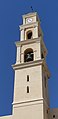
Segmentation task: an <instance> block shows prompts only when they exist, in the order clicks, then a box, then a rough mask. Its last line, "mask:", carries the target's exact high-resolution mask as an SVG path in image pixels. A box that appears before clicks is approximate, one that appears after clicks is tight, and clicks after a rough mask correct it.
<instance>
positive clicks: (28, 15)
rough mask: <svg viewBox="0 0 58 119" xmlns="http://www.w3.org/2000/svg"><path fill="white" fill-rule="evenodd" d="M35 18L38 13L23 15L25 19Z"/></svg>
mask: <svg viewBox="0 0 58 119" xmlns="http://www.w3.org/2000/svg"><path fill="white" fill-rule="evenodd" d="M33 16H37V12H32V13H28V14H25V15H22V17H23V18H28V17H33Z"/></svg>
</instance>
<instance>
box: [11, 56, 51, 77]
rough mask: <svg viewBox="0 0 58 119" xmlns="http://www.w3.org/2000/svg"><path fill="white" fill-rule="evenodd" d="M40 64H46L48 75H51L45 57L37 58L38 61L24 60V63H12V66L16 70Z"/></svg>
mask: <svg viewBox="0 0 58 119" xmlns="http://www.w3.org/2000/svg"><path fill="white" fill-rule="evenodd" d="M39 65H42V66H44V68H45V71H46V72H47V74H48V77H50V72H49V69H48V66H47V64H46V62H45V60H44V58H43V59H40V60H36V61H30V62H24V63H20V64H19V63H18V64H14V65H12V67H13V69H14V70H19V69H23V68H29V67H34V66H39Z"/></svg>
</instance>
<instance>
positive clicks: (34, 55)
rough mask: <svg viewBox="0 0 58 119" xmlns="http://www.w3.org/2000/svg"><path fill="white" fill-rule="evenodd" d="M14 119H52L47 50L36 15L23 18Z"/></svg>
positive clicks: (18, 53)
mask: <svg viewBox="0 0 58 119" xmlns="http://www.w3.org/2000/svg"><path fill="white" fill-rule="evenodd" d="M16 47H17V56H16V63H15V64H14V65H13V69H14V70H15V84H14V99H13V119H49V98H48V79H49V77H50V72H49V70H48V67H47V64H46V56H47V49H46V46H45V44H44V41H43V33H42V30H41V27H40V20H39V17H38V15H37V13H36V12H34V13H29V14H25V15H23V24H22V25H20V41H18V42H16Z"/></svg>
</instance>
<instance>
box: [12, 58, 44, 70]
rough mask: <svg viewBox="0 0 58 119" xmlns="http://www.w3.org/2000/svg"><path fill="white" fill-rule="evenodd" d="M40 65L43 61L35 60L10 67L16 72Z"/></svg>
mask: <svg viewBox="0 0 58 119" xmlns="http://www.w3.org/2000/svg"><path fill="white" fill-rule="evenodd" d="M42 63H43V60H36V61H30V62H24V63H20V64H14V65H12V67H13V69H14V70H18V69H22V68H27V67H32V66H38V65H40V64H42Z"/></svg>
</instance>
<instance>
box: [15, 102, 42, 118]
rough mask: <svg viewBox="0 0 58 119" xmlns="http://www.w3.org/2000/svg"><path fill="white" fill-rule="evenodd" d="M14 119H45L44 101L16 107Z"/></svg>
mask: <svg viewBox="0 0 58 119" xmlns="http://www.w3.org/2000/svg"><path fill="white" fill-rule="evenodd" d="M13 119H43V104H42V101H39V102H33V103H32V102H31V103H27V104H25V105H16V106H15V107H14V115H13Z"/></svg>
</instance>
